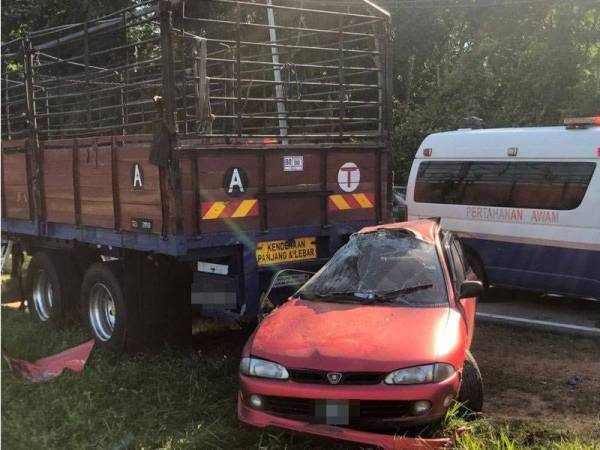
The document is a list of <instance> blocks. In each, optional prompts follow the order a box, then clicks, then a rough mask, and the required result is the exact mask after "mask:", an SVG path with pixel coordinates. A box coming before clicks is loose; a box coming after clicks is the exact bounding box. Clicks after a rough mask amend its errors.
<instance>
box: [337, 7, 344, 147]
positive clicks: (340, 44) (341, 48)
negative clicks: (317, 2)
mask: <svg viewBox="0 0 600 450" xmlns="http://www.w3.org/2000/svg"><path fill="white" fill-rule="evenodd" d="M338 26H339V28H340V29H341V28H342V27H343V26H344V16H339V25H338ZM338 48H339V52H338V58H339V61H338V66H339V68H338V83H339V89H340V92H339V94H338V95H339V102H340V108H339V112H338V114H339V118H340V121H339V133H340V137H343V136H344V118H345V117H346V110H345V105H344V102H345V100H346V93H345V92H344V83H345V82H346V81H345V79H344V35H343V34H341V33H340V34H339V36H338Z"/></svg>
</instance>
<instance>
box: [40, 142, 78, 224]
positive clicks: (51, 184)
mask: <svg viewBox="0 0 600 450" xmlns="http://www.w3.org/2000/svg"><path fill="white" fill-rule="evenodd" d="M73 148H74V141H73V140H72V139H64V140H56V141H46V142H40V156H41V173H42V186H43V187H42V192H43V196H44V198H43V203H44V205H45V212H46V215H45V220H46V221H47V222H56V223H66V224H75V191H74V187H73V173H74V166H73V164H74V160H73Z"/></svg>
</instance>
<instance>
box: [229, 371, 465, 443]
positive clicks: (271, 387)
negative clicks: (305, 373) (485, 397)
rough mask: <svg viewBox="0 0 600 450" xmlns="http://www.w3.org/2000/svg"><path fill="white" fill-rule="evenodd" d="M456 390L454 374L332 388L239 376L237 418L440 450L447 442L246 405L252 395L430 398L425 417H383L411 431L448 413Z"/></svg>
mask: <svg viewBox="0 0 600 450" xmlns="http://www.w3.org/2000/svg"><path fill="white" fill-rule="evenodd" d="M459 387H460V375H459V373H455V374H454V375H453V376H452V377H450V378H449V379H447V380H445V381H443V382H441V383H431V384H422V385H411V386H388V385H383V384H377V385H368V386H367V385H360V386H356V385H354V386H343V385H337V386H331V385H321V384H304V383H296V382H293V381H277V380H266V379H260V378H254V377H247V376H244V375H241V376H240V392H239V395H238V417H239V419H240V420H241V421H243V422H245V423H247V424H250V425H253V426H256V427H269V426H273V427H279V428H285V429H288V430H294V431H300V432H303V433H309V434H314V435H319V436H324V437H329V438H335V439H342V440H346V441H352V442H359V443H364V444H368V445H374V446H378V447H381V448H383V449H386V450H388V449H389V450H398V449H417V448H419V449H426V448H444V447H447V446H449V445H451V440H450V439H421V438H409V437H402V436H400V435H398V434H395V435H392V434H381V433H378V432H372V431H371V430H369V431H364V429H362V428H360V427H358V428H360V429H357V427H353V426H352V425H348V426H333V425H325V424H319V423H314V421H313V420H311V417H305V418H304V417H294V416H290V415H286V414H277V413H272V412H270V411H265V410H261V409H256V408H253V407H251V406H250V405H249V403H248V398H249V396H250V395H260V396H262V397H265V398H271V397H282V398H292V399H304V400H305V399H311V400H323V399H327V400H353V401H355V400H358V401H359V402H360V401H373V400H374V401H405V402H406V401H411V402H412V401H418V400H429V401H430V402H431V403H432V407H431V409H430V410H429V411H428V412H427V413H426V414H423V415H420V416H411V415H404V416H402V417H396V418H386V419H382V420H381V423H382V424H386V423H387V424H389V425H392V426H397V427H402V428H404V427H411V426H415V425H422V424H426V423H429V422H435V421H437V420H439V419H441V418H442V417H443V415H444V413H445V412H446V410H447V407H445V406H444V400H445V399H446V398H447V397H448V396H452V397H453V398H455V397H456V396H457V394H458V389H459Z"/></svg>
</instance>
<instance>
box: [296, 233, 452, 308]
mask: <svg viewBox="0 0 600 450" xmlns="http://www.w3.org/2000/svg"><path fill="white" fill-rule="evenodd" d="M296 296H298V297H300V298H302V299H305V300H312V301H322V302H335V303H356V304H386V305H398V306H414V307H432V306H447V305H448V304H449V299H448V291H447V287H446V283H445V278H444V272H443V270H442V265H441V262H440V257H439V254H438V251H437V248H436V246H435V244H433V243H431V242H426V241H424V240H422V239H419V238H418V237H417V236H415V235H414V234H413V233H411V232H409V231H407V230H390V229H380V230H377V231H374V232H370V233H357V234H354V235H352V236H351V238H350V241H349V242H348V243H347V244H346V245H344V246H343V247H342V248H340V249H339V250H338V251H337V252H336V253H335V255H333V257H332V258H331V260H330V261H329V262H328V263H327V264H326V265H325V266H323V268H321V270H320V271H319V272H317V273H316V274H315V276H313V277H312V278H311V279H310V280H309V281H308V282H307V283H306V284H305V285H304V286H302V288H301V289H300V290H299V291H298V292H297V293H296Z"/></svg>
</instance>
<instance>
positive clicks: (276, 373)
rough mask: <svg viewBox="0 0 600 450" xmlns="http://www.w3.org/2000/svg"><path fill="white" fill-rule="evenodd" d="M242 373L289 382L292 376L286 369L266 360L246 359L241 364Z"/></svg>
mask: <svg viewBox="0 0 600 450" xmlns="http://www.w3.org/2000/svg"><path fill="white" fill-rule="evenodd" d="M240 372H241V373H243V374H244V375H248V376H250V377H260V378H274V379H277V380H287V379H288V378H289V377H290V376H289V374H288V371H287V369H286V368H285V367H283V366H282V365H281V364H277V363H274V362H271V361H265V360H264V359H259V358H252V357H246V358H242V361H241V362H240Z"/></svg>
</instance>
